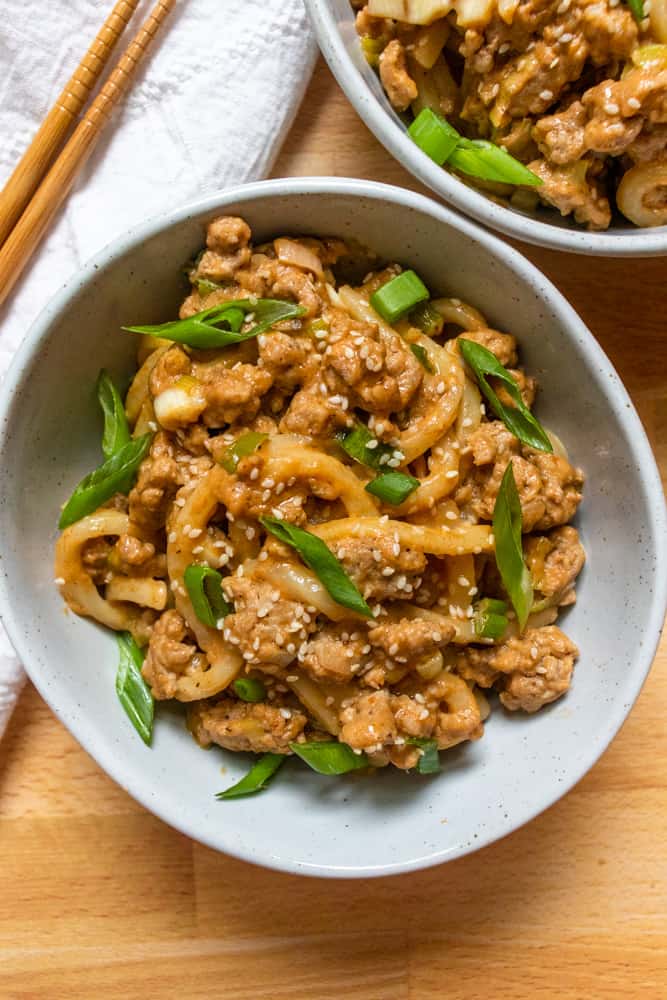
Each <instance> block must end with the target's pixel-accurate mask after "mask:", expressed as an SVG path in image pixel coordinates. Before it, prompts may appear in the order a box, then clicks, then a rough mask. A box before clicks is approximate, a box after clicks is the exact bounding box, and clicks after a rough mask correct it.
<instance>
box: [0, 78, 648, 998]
mask: <svg viewBox="0 0 667 1000" xmlns="http://www.w3.org/2000/svg"><path fill="white" fill-rule="evenodd" d="M274 173H275V175H276V176H280V175H283V176H284V175H295V174H301V175H303V174H336V175H340V176H346V175H347V176H357V177H365V178H371V179H374V180H382V181H389V182H393V183H395V184H401V185H404V186H408V187H413V188H418V185H416V184H415V183H414V182H413V181H412V179H411V178H410V177H409V176H408V175H407V174H406V173H405V172H404V171H403V170H402V169H401V168H400V167H399V166H398V165H397V164H396V163H394V162H393V161H392V160H391V159H390V158H389V156H388V154H387V153H386V152H385V151H384V149H383V148H382V147H381V146H380V145H379V144H378V143H377V142H376V141H375V140H374V139H373V138H372V136H371V135H370V134H369V132H368V131H367V130H366V128H365V126H364V125H362V124H361V122H360V121H359V120H358V119H357V117H356V115H355V113H354V112H353V111H352V109H351V108H350V107H349V106H348V105H347V103H346V101H345V99H344V98H343V95H342V94H341V92H340V91H339V89H338V87H337V86H336V84H335V83H334V81H333V80H332V78H331V76H330V74H329V73H328V71H327V70H326V69H325V68H324V66H322V65H319V66H318V69H317V71H316V74H315V77H314V79H313V82H312V84H311V86H310V89H309V91H308V94H307V97H306V100H305V102H304V104H303V106H302V108H301V111H300V113H299V116H298V118H297V121H296V122H295V124H294V127H293V129H292V131H291V133H290V135H289V137H288V139H287V141H286V143H285V146H284V149H283V153H282V155H281V157H280V159H279V161H278V163H277V165H276V168H275V171H274ZM523 249H524V251H525V252H526V253H527V255H528V256H529V257H530V258H531V260H533V261H534V262H535V263H536V264H537V265H538V266H539V267H541V268H542V269H543V270H544V271H545V272H546V273H547V274H548V275H549V277H550V278H551V279H552V280H553V281H554V282H555V283H556V285H558V287H559V288H560V289H561V291H562V292H564V294H565V295H566V296H567V298H568V299H569V300H570V301H571V302H572V303H573V305H574V307H575V308H576V309H577V310H578V311H579V313H580V314H581V315H582V316H583V318H584V320H585V321H586V322H587V323H588V325H589V326H590V328H591V329H592V331H593V333H594V334H595V335H596V336H597V338H598V339H599V340H600V342H601V343H602V345H603V347H604V349H605V351H607V353H608V354H609V356H610V357H611V359H612V361H613V362H614V364H615V365H616V367H617V369H618V370H619V371H620V374H621V376H622V378H623V380H624V382H625V384H626V386H627V387H628V389H629V391H630V394H631V395H632V398H633V400H634V402H635V404H636V406H637V408H638V410H639V412H640V415H641V417H642V419H643V421H644V424H645V426H646V428H647V431H648V433H649V436H650V438H651V441H652V443H653V447H654V448H655V449H656V452H657V454H658V457H659V460H660V462H661V468H662V471H663V475H664V474H667V329H666V328H665V311H666V310H665V305H666V302H665V298H666V291H665V289H666V271H667V265H666V263H665V261H664V260H663V261H660V260H653V261H637V262H635V263H631V262H627V261H622V260H618V261H605V260H595V259H591V258H583V257H571V256H567V255H565V254H558V253H553V252H549V251H546V250H538V249H534V248H531V247H528V248H523ZM666 717H667V642H665V641H663V643H662V646H661V649H660V652H659V654H658V657H657V659H656V662H655V665H654V667H653V671H652V673H651V675H650V677H649V680H648V682H647V684H646V686H645V688H644V691H643V693H642V694H641V696H640V698H639V701H638V703H637V705H636V707H635V709H634V711H633V713H632V715H631V717H630V718H629V720H628V721H627V723H626V724H625V726H624V727H623V730H622V732H621V733H620V735H619V736H618V738H617V739H616V740H615V741H614V744H613V746H612V747H611V748H610V749H609V750H608V752H607V753H606V754H605V755H604V757H603V758H602V760H601V761H600V762H599V763H598V764H597V765H596V767H594V768H593V770H592V771H591V773H590V774H589V775H588V776H587V777H586V778H585V779H584V780H583V781H582V782H581V783H580V784H579V785H578V786H577V787H576V788H575V789H574V791H572V792H570V794H569V795H567V796H566V798H565V799H564V800H562V801H560V802H559V803H557V804H556V805H555V806H554V807H553V808H552V809H550V810H549V811H548V812H547V813H546V814H544V815H542V816H540V817H539V818H538V819H536V820H534V821H533V822H532V823H530V824H529V825H528V826H527V827H524V829H522V830H520V831H518V832H517V833H514V834H512V836H510V837H507V838H506V839H504V840H502V841H500V842H499V843H496V844H494V845H492V846H491V847H488V848H486V849H484V850H481V851H479V852H478V853H477V854H475V855H474V856H471V857H466V858H462V859H460V860H458V861H453V862H450V863H449V864H448V865H446V866H441V867H439V868H435V869H431V870H429V871H426V872H422V873H418V874H413V875H406V876H395V877H393V878H389V879H377V880H372V879H371V880H365V881H358V882H330V881H319V880H316V879H309V878H300V877H291V876H287V875H283V874H279V873H276V872H270V871H263V870H261V869H259V868H255V867H252V866H251V865H247V864H244V863H241V862H238V861H235V860H233V859H232V858H227V857H224V856H223V855H220V854H216V853H214V852H213V851H211V850H208V849H207V848H205V847H200V846H199V845H197V844H194V843H192V842H190V841H189V840H188V839H187V838H186V837H183V836H181V835H180V834H179V833H176V832H175V831H174V830H171V829H170V828H169V827H167V826H165V825H164V824H163V823H162V822H160V820H158V819H155V818H154V817H153V816H151V815H150V814H149V813H147V812H146V811H145V810H144V809H143V808H141V806H139V805H137V804H136V803H135V802H134V801H133V800H132V799H131V798H130V797H129V796H128V795H126V794H125V793H124V792H123V791H121V789H120V788H118V787H117V786H116V785H115V784H114V783H113V782H112V781H111V780H110V779H109V778H108V777H107V776H106V775H105V774H103V773H102V771H101V770H100V769H99V768H98V767H97V765H96V764H95V763H94V762H93V761H92V760H91V758H90V757H88V755H87V754H86V753H85V752H84V751H83V750H82V749H81V748H80V747H79V746H78V744H77V743H76V742H75V740H74V739H73V738H72V737H71V736H70V735H69V733H68V732H67V731H66V730H65V729H64V728H63V726H62V725H61V724H60V723H59V722H58V721H57V720H56V719H55V718H54V716H53V715H52V713H51V711H50V710H49V708H47V706H46V705H45V703H44V702H43V701H42V700H41V698H40V697H39V695H38V694H37V693H36V692H35V689H34V688H33V687H32V686H31V685H28V686H27V687H26V689H25V691H24V693H23V696H22V698H21V700H20V703H19V706H18V709H17V711H16V713H15V715H14V718H13V719H12V722H11V724H10V728H9V730H8V733H7V735H6V737H5V739H4V740H3V742H2V744H1V745H0V857H2V865H1V867H0V997H2V998H3V1000H8V998H12V1000H14V998H31V1000H32V998H35V1000H37V998H39V1000H51V998H58V1000H60V998H67V1000H74V998H82V1000H98V998H111V997H113V998H120V1000H125V998H131V997H141V998H142V1000H151V998H154V997H159V998H162V997H178V998H180V1000H197V998H206V1000H209V998H210V997H211V996H224V997H225V998H234V1000H237V998H238V1000H264V998H266V1000H282V998H285V1000H288V998H289V1000H292V998H293V997H294V996H299V997H305V998H307V1000H325V998H326V1000H338V998H340V997H345V998H346V1000H436V998H437V1000H440V998H441V997H446V998H447V1000H488V998H489V997H492V998H502V1000H505V998H509V1000H524V998H525V1000H540V998H542V997H562V998H582V1000H584V998H585V1000H600V998H605V1000H606V998H616V997H618V998H621V997H622V998H624V1000H628V998H635V997H637V998H640V997H641V998H649V997H650V998H653V997H656V998H658V997H665V996H666V995H667V962H666V960H665V954H666V951H665V944H666V936H667V935H666V933H665V932H666V926H665V921H666V917H665V915H666V913H667V851H666V850H665V832H666V831H665V818H666V817H667V792H666V791H665V774H666V773H667V772H666V769H667V748H666V744H665V732H666V731H667V727H666V726H665V718H666Z"/></svg>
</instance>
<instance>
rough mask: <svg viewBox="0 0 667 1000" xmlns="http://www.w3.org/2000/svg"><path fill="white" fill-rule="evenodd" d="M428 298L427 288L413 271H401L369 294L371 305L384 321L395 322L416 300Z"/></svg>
mask: <svg viewBox="0 0 667 1000" xmlns="http://www.w3.org/2000/svg"><path fill="white" fill-rule="evenodd" d="M428 298H430V295H429V290H428V288H427V287H426V285H425V284H424V282H423V281H422V280H421V278H420V277H419V275H417V274H415V272H414V271H401V273H400V274H397V275H396V277H395V278H391V279H390V280H389V281H388V282H387V283H386V284H384V285H382V286H381V287H380V288H378V290H377V292H373V294H372V295H371V305H372V307H373V309H375V311H376V313H379V314H380V316H382V319H383V320H384V321H385V322H386V323H395V322H396V320H397V319H400V317H401V316H403V315H404V314H405V313H406V312H409V311H410V309H413V308H414V307H415V306H416V305H417V303H418V302H424V301H425V300H426V299H428Z"/></svg>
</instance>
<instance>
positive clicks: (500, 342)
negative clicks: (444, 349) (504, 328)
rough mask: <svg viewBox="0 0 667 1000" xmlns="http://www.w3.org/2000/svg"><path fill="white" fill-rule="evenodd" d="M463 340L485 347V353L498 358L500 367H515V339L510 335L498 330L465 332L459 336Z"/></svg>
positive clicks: (516, 357) (516, 358)
mask: <svg viewBox="0 0 667 1000" xmlns="http://www.w3.org/2000/svg"><path fill="white" fill-rule="evenodd" d="M461 337H463V339H464V340H474V341H475V343H476V344H481V345H482V347H486V349H487V351H491V353H492V354H495V356H496V357H497V358H498V361H500V363H501V365H505V367H508V366H509V365H515V364H516V363H517V360H518V356H517V352H516V337H513V336H512V335H511V334H510V333H500V331H499V330H491V329H484V330H466V331H465V332H464V333H462V334H461Z"/></svg>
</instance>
